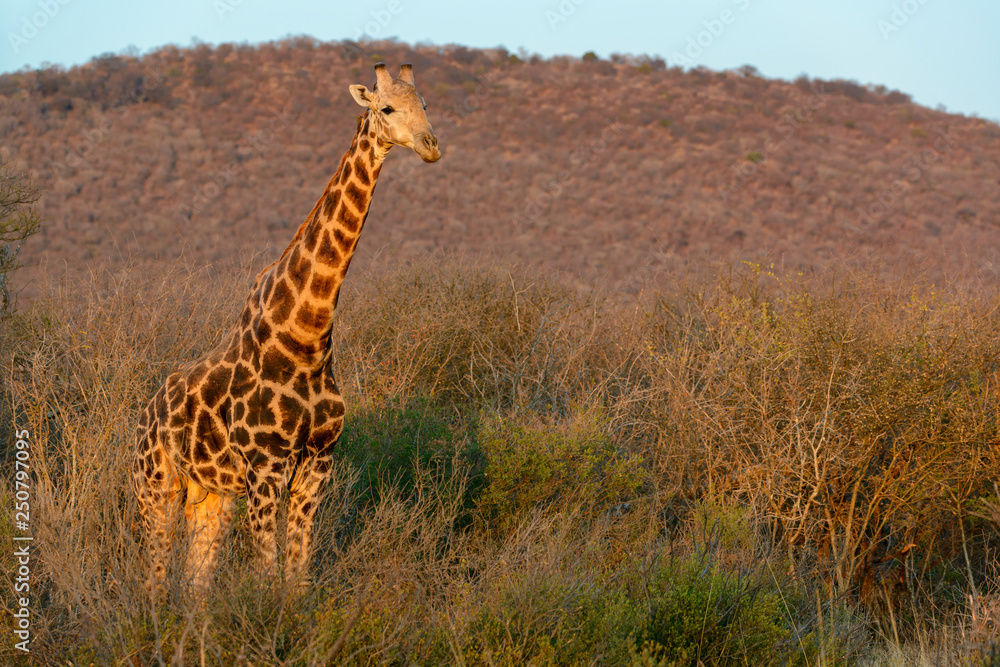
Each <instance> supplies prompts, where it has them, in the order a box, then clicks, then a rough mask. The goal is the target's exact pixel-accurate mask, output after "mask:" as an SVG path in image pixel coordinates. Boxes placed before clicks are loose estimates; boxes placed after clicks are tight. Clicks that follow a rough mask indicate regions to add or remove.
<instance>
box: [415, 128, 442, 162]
mask: <svg viewBox="0 0 1000 667" xmlns="http://www.w3.org/2000/svg"><path fill="white" fill-rule="evenodd" d="M413 150H414V151H415V152H416V154H417V155H419V156H420V159H421V160H423V161H424V162H437V161H438V160H440V159H441V150H440V149H439V148H438V138H437V137H436V136H435V135H434V134H424V135H421V136H419V137H417V138H416V141H414V142H413Z"/></svg>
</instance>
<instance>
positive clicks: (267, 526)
mask: <svg viewBox="0 0 1000 667" xmlns="http://www.w3.org/2000/svg"><path fill="white" fill-rule="evenodd" d="M280 481H281V480H280V478H277V477H271V476H267V475H262V474H260V473H257V472H255V471H254V470H253V469H250V470H248V471H247V476H246V482H247V514H248V515H249V518H250V532H251V534H252V535H253V542H254V547H255V549H256V552H257V566H258V567H259V568H260V570H261V572H262V573H271V574H273V573H274V572H275V568H276V566H277V561H278V549H277V545H276V544H275V541H274V535H275V526H276V522H277V517H278V495H279V489H280V488H281V487H280Z"/></svg>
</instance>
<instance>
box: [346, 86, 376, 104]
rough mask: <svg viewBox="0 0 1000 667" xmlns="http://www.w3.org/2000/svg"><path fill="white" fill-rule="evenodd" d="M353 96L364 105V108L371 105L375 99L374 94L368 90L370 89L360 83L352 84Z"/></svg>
mask: <svg viewBox="0 0 1000 667" xmlns="http://www.w3.org/2000/svg"><path fill="white" fill-rule="evenodd" d="M351 96H352V97H353V98H354V101H355V102H357V103H358V104H360V105H361V106H363V107H364V108H366V109H367V108H369V107H371V105H372V103H373V102H374V100H373V99H372V94H371V93H370V92H368V89H367V88H365V87H364V86H362V85H360V84H356V85H353V86H351Z"/></svg>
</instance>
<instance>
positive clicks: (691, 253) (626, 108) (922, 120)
mask: <svg viewBox="0 0 1000 667" xmlns="http://www.w3.org/2000/svg"><path fill="white" fill-rule="evenodd" d="M378 60H384V61H386V62H388V63H389V64H390V66H391V67H398V65H399V63H401V62H404V61H410V62H413V63H414V66H415V72H416V77H417V83H418V85H419V87H420V90H421V91H422V92H423V94H424V96H425V97H426V99H427V101H428V104H429V117H430V119H431V122H432V123H434V124H435V127H436V129H437V130H438V132H439V135H440V139H441V145H442V148H443V150H444V158H443V159H442V161H441V162H440V163H439V164H436V165H433V166H428V165H422V164H419V162H418V160H417V158H416V157H415V156H412V155H409V156H407V155H403V154H402V153H398V154H396V155H393V156H391V157H390V159H389V162H388V164H387V166H386V168H385V170H384V171H383V172H382V173H383V179H382V183H380V185H379V190H378V194H377V196H376V197H375V201H374V204H373V207H372V212H371V216H370V218H369V225H368V226H367V228H366V232H365V239H364V241H363V243H362V245H361V250H360V252H359V256H358V262H359V264H362V265H363V264H365V263H366V262H369V261H371V259H372V258H374V257H376V256H379V255H383V256H387V257H389V258H395V259H401V258H410V257H414V256H418V255H422V254H425V253H426V252H427V251H428V250H431V249H447V250H457V251H462V252H466V253H471V254H479V253H482V252H484V251H485V252H488V253H489V254H491V255H497V256H502V257H506V258H514V259H516V260H518V261H521V262H525V263H528V264H530V265H534V266H540V267H545V268H546V269H553V268H554V269H560V270H565V271H568V272H570V273H571V274H572V275H574V276H578V277H580V278H582V280H581V282H582V283H584V284H592V283H593V282H594V281H595V279H598V280H610V281H614V282H616V283H619V284H621V283H622V282H624V284H625V285H626V286H627V285H635V284H640V283H642V282H643V279H644V278H645V277H648V276H651V275H652V276H655V275H656V274H658V273H659V272H661V271H663V270H664V269H677V268H680V267H688V268H691V269H693V270H701V267H703V266H705V265H706V263H709V262H708V261H707V260H709V259H711V260H716V259H719V258H729V257H739V258H750V259H758V258H760V257H763V256H766V257H767V258H768V259H767V261H768V262H771V261H774V262H776V263H777V264H779V265H781V266H786V267H802V268H805V267H813V268H819V269H825V268H827V267H830V266H833V265H837V264H838V263H839V262H841V261H843V259H844V258H850V259H858V260H861V261H862V262H863V261H867V260H875V261H876V262H877V263H879V264H880V265H881V266H883V267H889V268H892V269H893V270H897V269H899V268H900V267H906V266H910V265H913V264H916V265H920V266H922V267H923V268H924V270H925V271H929V272H931V273H934V274H936V275H938V276H941V275H946V274H948V273H949V272H953V271H956V270H957V271H961V272H964V273H971V274H978V275H981V276H983V277H985V278H990V277H995V275H996V271H997V250H996V243H995V239H996V236H997V233H998V223H1000V187H998V185H1000V128H998V127H997V125H996V124H995V123H992V122H988V121H985V120H980V119H976V118H968V117H964V116H960V115H954V114H948V113H944V112H941V111H935V110H932V109H928V108H925V107H922V106H919V105H917V104H914V103H912V102H911V101H910V100H909V98H908V97H907V96H906V95H904V94H902V93H899V92H891V91H886V90H884V89H880V88H873V87H865V86H861V85H858V84H856V83H852V82H846V81H819V80H809V79H808V78H805V77H803V78H801V79H799V80H798V81H795V82H794V83H792V82H785V81H775V80H768V79H764V78H761V77H760V76H758V75H756V74H755V73H754V71H753V69H752V68H744V69H743V70H740V71H730V72H718V73H716V72H710V71H706V70H695V71H688V72H685V71H682V70H679V69H669V68H665V67H664V66H663V63H662V61H659V60H656V59H646V58H631V57H624V56H617V57H614V58H613V59H611V60H595V59H592V58H589V57H588V58H584V59H581V58H575V57H573V58H571V57H559V58H552V59H548V60H544V59H539V58H533V57H527V56H524V57H518V56H515V55H512V54H509V53H508V52H506V51H505V50H502V49H500V50H473V49H466V48H462V47H411V46H408V45H405V44H399V43H391V42H376V43H369V44H364V45H356V44H352V43H321V42H317V41H315V40H312V39H309V38H298V39H291V40H287V41H283V42H276V43H270V44H263V45H259V46H246V45H232V44H224V45H221V46H218V47H211V46H209V45H205V44H199V45H196V46H193V47H191V48H185V49H179V48H175V47H165V48H162V49H159V50H157V51H154V52H152V53H149V54H147V55H145V56H142V57H133V56H130V55H107V56H104V57H101V58H97V59H95V60H93V61H92V62H90V63H88V64H86V65H83V66H80V67H75V68H73V69H70V70H66V71H63V70H60V69H58V68H50V69H44V70H37V71H19V72H15V73H11V74H6V75H3V76H0V145H2V150H4V151H6V152H8V153H9V154H10V156H11V157H12V158H13V159H14V160H15V161H16V162H17V163H18V164H19V165H20V166H22V167H24V168H26V169H29V170H31V171H32V172H33V173H34V174H35V175H36V177H37V180H38V182H39V183H40V184H42V185H43V186H46V187H48V188H50V191H49V192H48V194H47V195H46V196H45V198H44V199H43V202H42V208H41V212H42V213H43V214H44V215H45V217H46V218H47V220H48V224H47V225H46V226H45V228H44V229H43V231H42V233H41V234H39V235H38V236H37V237H35V238H34V239H33V240H32V241H31V242H30V243H29V245H28V247H26V249H25V253H24V255H23V257H24V259H25V261H26V262H27V263H28V264H30V265H34V266H37V265H38V264H42V263H48V264H49V265H54V266H62V265H63V263H66V264H68V265H69V266H70V267H82V266H84V265H86V264H88V263H90V262H93V261H96V260H99V261H110V262H112V263H120V262H122V261H123V258H127V259H128V261H136V262H139V263H149V262H152V261H154V260H155V259H163V258H172V257H175V256H178V255H179V254H185V256H187V257H188V258H189V260H190V261H191V262H192V263H193V264H195V265H203V264H204V263H206V262H211V261H217V260H223V259H233V258H235V257H237V256H239V254H240V253H241V252H248V253H253V252H256V251H257V250H259V249H260V248H262V247H265V246H267V245H268V244H270V245H271V246H273V252H274V251H277V250H280V249H281V248H283V247H284V245H285V244H286V243H287V240H288V239H289V238H290V237H291V236H292V233H293V232H294V230H295V228H296V227H297V226H298V224H299V223H300V222H301V220H302V219H303V218H304V216H305V215H306V214H307V213H308V211H309V210H310V209H311V208H312V206H313V203H314V202H315V200H316V198H317V197H318V196H319V194H320V193H321V192H322V190H323V187H324V186H325V184H326V181H327V180H328V179H329V178H330V176H331V175H332V172H333V170H334V169H335V168H336V165H337V163H338V160H339V158H340V156H341V155H342V153H343V152H344V151H345V150H346V149H347V146H348V144H349V142H350V137H351V133H352V132H353V130H354V127H355V122H354V119H355V117H356V115H357V113H358V108H357V106H356V105H355V104H354V102H353V101H352V100H351V99H350V97H349V95H348V93H347V86H348V85H349V84H352V83H357V82H361V83H365V84H366V85H370V84H371V80H372V77H373V74H372V70H371V66H372V64H373V63H374V62H375V61H378ZM42 273H43V272H42V271H39V270H37V269H36V268H31V269H29V270H28V271H26V272H24V273H22V274H21V282H22V284H24V283H30V284H31V288H30V290H29V292H28V293H27V294H29V295H30V294H32V293H34V290H36V288H37V284H36V283H35V282H32V279H36V278H38V277H39V276H40V275H42Z"/></svg>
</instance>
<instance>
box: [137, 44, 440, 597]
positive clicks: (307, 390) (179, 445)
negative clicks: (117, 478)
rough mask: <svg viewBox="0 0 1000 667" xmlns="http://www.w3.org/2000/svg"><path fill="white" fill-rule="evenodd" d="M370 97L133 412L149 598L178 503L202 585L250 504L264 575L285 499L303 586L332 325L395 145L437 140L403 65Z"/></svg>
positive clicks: (289, 570) (332, 410) (336, 412)
mask: <svg viewBox="0 0 1000 667" xmlns="http://www.w3.org/2000/svg"><path fill="white" fill-rule="evenodd" d="M375 73H376V76H377V83H376V86H375V89H374V90H372V91H368V89H367V88H365V87H364V86H351V93H352V95H353V96H354V98H355V100H356V101H357V102H358V103H359V104H360V105H362V106H364V107H366V108H367V111H366V112H365V113H364V114H363V115H362V116H361V117H360V118H359V119H358V131H357V133H356V135H355V137H354V141H353V142H352V143H351V148H350V149H349V150H348V151H347V153H346V154H345V155H344V157H343V158H342V159H341V161H340V167H339V168H338V170H337V172H336V174H335V175H334V177H333V178H332V179H331V180H330V182H329V184H328V185H327V188H326V190H325V191H324V193H323V195H322V196H321V197H320V199H319V201H318V202H317V203H316V205H315V206H314V207H313V210H312V212H311V213H310V214H309V216H308V217H307V218H306V221H305V222H304V223H303V224H302V226H301V227H299V229H298V232H297V233H296V235H295V237H294V238H293V239H292V242H291V244H290V245H289V246H288V248H287V249H286V250H285V251H284V253H283V254H282V255H281V257H280V258H279V259H278V261H276V262H275V263H274V264H272V265H271V266H269V267H268V268H266V269H264V271H262V272H261V273H260V275H258V276H257V279H256V281H255V282H254V286H253V288H252V289H251V291H250V295H249V296H248V297H247V300H246V304H245V306H244V308H243V311H242V314H241V316H240V318H239V320H238V321H237V323H236V324H235V326H233V328H232V330H231V331H230V332H229V333H228V334H227V335H226V337H225V338H224V339H223V341H222V343H221V344H220V345H219V346H218V347H217V348H216V349H215V350H213V351H212V352H210V353H209V354H208V355H207V356H206V357H205V358H203V359H201V360H199V361H195V362H190V363H187V364H185V365H183V366H181V367H180V368H179V369H178V370H177V371H175V372H174V373H172V374H171V375H170V376H169V377H168V378H167V379H166V381H165V382H164V384H163V386H162V387H160V389H159V390H158V391H157V392H156V394H155V395H154V396H153V398H152V400H151V401H150V402H149V405H148V406H147V407H146V409H145V411H144V412H143V413H142V415H141V417H140V419H139V424H138V427H137V431H136V441H137V446H136V453H135V460H134V468H133V472H134V475H133V481H134V486H135V491H136V495H137V497H138V499H139V509H140V514H141V516H142V521H143V527H144V529H145V533H146V537H147V547H148V549H149V555H150V579H149V588H150V590H151V592H156V591H159V590H161V589H162V586H163V582H164V579H165V576H166V571H167V561H168V556H169V553H170V548H171V541H172V539H171V535H170V528H171V526H172V525H173V522H174V520H175V518H176V517H177V515H178V512H179V511H180V508H181V506H182V505H183V507H184V515H185V518H186V523H187V527H188V533H189V539H190V547H189V550H188V555H187V559H186V565H185V569H186V574H187V577H188V580H189V581H190V582H191V583H192V584H193V586H194V587H195V588H197V589H201V590H204V589H205V588H206V587H207V586H208V584H209V582H210V580H211V576H212V572H213V570H214V565H215V561H216V559H217V556H218V551H219V548H220V547H221V544H222V542H223V540H224V539H225V535H226V532H227V530H228V528H229V523H230V520H231V518H232V514H233V508H234V505H235V499H236V498H238V497H239V496H241V495H243V496H245V497H246V498H247V511H248V512H247V513H248V515H249V520H250V527H251V532H252V534H253V539H254V544H255V547H256V550H257V553H258V556H259V560H260V565H261V566H262V568H264V569H265V570H267V569H270V568H274V567H275V566H276V564H277V549H276V544H275V533H276V529H277V502H278V499H279V497H280V496H281V493H282V491H283V489H284V488H285V487H287V488H288V491H289V509H288V522H287V528H286V530H287V534H286V541H285V577H286V579H288V580H295V579H299V578H301V577H302V576H303V575H304V574H305V572H306V570H307V569H308V562H309V559H310V556H311V536H312V523H313V517H314V516H315V512H316V509H317V507H318V505H319V502H320V500H321V499H322V493H323V490H324V487H325V486H326V481H327V478H328V476H329V473H330V469H331V466H332V455H333V447H334V444H335V443H336V441H337V439H338V438H339V437H340V434H341V432H342V431H343V426H344V412H345V409H344V401H343V399H342V398H341V395H340V391H339V390H338V388H337V384H336V382H335V381H334V378H333V375H332V372H331V369H330V359H331V353H332V350H331V348H330V333H331V328H332V316H333V312H334V309H335V307H336V303H337V297H338V295H339V293H340V287H341V285H342V283H343V280H344V277H345V275H346V274H347V269H348V266H349V265H350V261H351V257H352V256H353V253H354V250H355V248H356V246H357V241H358V238H359V237H360V235H361V229H362V227H363V225H364V221H365V218H366V216H367V214H368V208H369V205H370V203H371V196H372V193H373V191H374V188H375V184H376V182H377V180H378V174H379V171H380V169H381V165H382V162H383V160H384V159H385V157H386V155H387V154H388V151H389V149H390V148H391V147H392V146H393V145H402V146H406V147H408V148H411V149H413V150H414V151H415V152H416V153H417V154H418V155H420V156H421V157H422V158H423V159H424V160H425V161H426V162H434V161H436V160H437V159H438V158H439V157H440V151H439V150H438V148H437V138H436V136H435V135H434V132H433V129H432V128H431V126H430V123H429V122H428V121H427V116H426V114H425V112H424V104H423V99H422V98H421V97H420V95H419V94H417V92H416V89H415V88H414V86H413V75H412V70H411V68H410V67H409V65H403V68H402V71H401V74H400V76H399V77H398V78H397V79H392V78H391V77H390V76H389V74H388V73H387V72H386V71H385V66H384V65H382V64H381V63H379V64H378V65H376V67H375Z"/></svg>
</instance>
